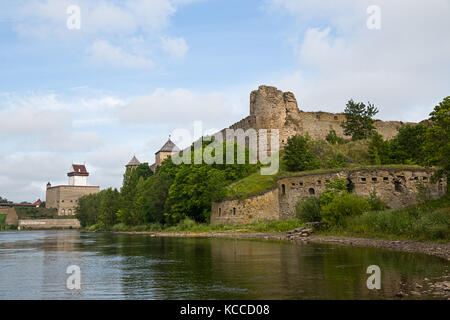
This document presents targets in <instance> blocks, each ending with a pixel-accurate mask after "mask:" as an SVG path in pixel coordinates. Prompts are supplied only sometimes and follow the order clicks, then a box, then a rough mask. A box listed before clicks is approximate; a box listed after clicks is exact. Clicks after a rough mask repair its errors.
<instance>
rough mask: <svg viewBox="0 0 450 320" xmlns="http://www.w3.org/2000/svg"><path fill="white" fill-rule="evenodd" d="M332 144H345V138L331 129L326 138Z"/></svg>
mask: <svg viewBox="0 0 450 320" xmlns="http://www.w3.org/2000/svg"><path fill="white" fill-rule="evenodd" d="M325 139H326V140H327V141H328V142H329V143H331V144H343V143H344V142H345V140H344V139H343V138H341V137H338V135H337V134H336V131H335V130H334V129H331V130H330V132H329V133H328V134H327V136H326V138H325Z"/></svg>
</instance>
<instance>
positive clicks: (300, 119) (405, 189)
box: [125, 86, 447, 224]
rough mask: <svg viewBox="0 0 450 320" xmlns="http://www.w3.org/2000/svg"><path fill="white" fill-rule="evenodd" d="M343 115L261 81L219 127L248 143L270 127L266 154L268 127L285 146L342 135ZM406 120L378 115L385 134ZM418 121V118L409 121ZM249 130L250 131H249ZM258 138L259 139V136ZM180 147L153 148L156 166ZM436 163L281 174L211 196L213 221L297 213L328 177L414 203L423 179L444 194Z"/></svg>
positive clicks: (365, 192) (392, 202)
mask: <svg viewBox="0 0 450 320" xmlns="http://www.w3.org/2000/svg"><path fill="white" fill-rule="evenodd" d="M344 120H345V115H344V114H342V113H337V114H334V113H328V112H305V111H302V110H299V108H298V105H297V100H296V98H295V96H294V94H293V93H291V92H282V91H280V90H278V89H277V88H275V87H270V86H260V87H259V88H258V90H255V91H253V92H252V93H251V94H250V115H249V116H248V117H246V118H244V119H242V120H240V121H238V122H236V123H234V124H233V125H231V126H230V127H228V128H225V129H223V130H221V131H220V133H222V135H223V137H224V138H225V139H235V136H233V137H230V136H227V129H233V130H235V131H237V130H242V131H244V132H246V134H247V139H246V140H245V144H246V145H247V146H249V140H250V139H251V138H255V135H258V130H260V129H266V130H268V142H267V146H261V145H258V148H259V149H261V148H262V149H264V150H266V151H267V154H268V155H270V153H271V145H270V131H271V130H273V129H278V132H279V146H280V149H282V148H283V147H284V146H285V145H286V143H287V140H288V138H290V137H292V136H294V135H305V134H307V133H308V134H309V136H310V137H311V138H312V139H315V140H321V139H325V138H326V136H327V134H328V133H329V132H330V130H331V129H333V130H334V131H335V132H336V134H337V135H338V136H340V137H344V138H350V137H347V136H345V135H344V132H343V129H342V127H341V123H342V122H343V121H344ZM404 124H406V123H404V122H401V121H381V120H376V121H375V123H374V125H375V128H376V130H377V132H378V133H380V134H381V135H382V136H383V137H384V138H385V139H392V138H393V137H394V136H395V135H397V132H398V128H400V127H401V126H402V125H404ZM410 124H414V123H410ZM247 130H248V132H247ZM258 143H259V142H258ZM178 152H180V149H179V148H178V147H177V146H176V145H175V144H174V143H173V142H172V141H171V140H170V138H169V140H168V141H167V142H166V143H165V144H164V146H163V147H162V148H161V149H160V150H159V151H158V152H156V153H155V163H154V164H152V165H151V166H150V168H151V169H152V171H153V172H155V171H156V168H157V167H158V166H160V165H161V163H162V162H163V161H164V160H165V159H167V158H168V157H169V156H171V155H172V154H175V153H178ZM140 164H141V163H140V162H139V160H138V159H137V158H136V157H135V156H134V157H133V158H132V159H131V161H130V162H129V163H128V164H127V165H126V166H125V167H126V168H127V170H130V169H131V170H132V169H135V168H137V167H138V166H139V165H140ZM433 173H434V170H433V169H426V168H420V167H398V168H395V167H374V168H367V169H345V170H344V169H341V170H329V171H328V172H325V173H323V172H322V173H316V174H314V173H311V172H309V173H308V172H305V173H298V174H296V175H293V176H289V177H284V178H280V179H279V180H278V181H277V183H276V185H275V187H274V188H272V189H271V190H267V191H265V192H263V193H261V194H257V195H252V196H249V197H247V198H246V199H226V200H224V201H221V202H213V203H212V206H211V224H219V223H226V224H230V223H231V224H234V223H250V222H254V221H261V220H267V219H286V218H290V217H295V204H296V203H297V201H298V200H300V199H305V198H307V197H312V196H317V195H320V193H321V192H322V191H323V190H324V189H325V188H326V185H327V183H328V182H330V181H332V180H334V179H337V178H345V179H347V180H348V181H349V185H350V186H352V190H351V191H352V192H353V193H355V194H357V195H361V196H364V197H368V196H369V195H370V193H371V192H373V190H375V191H376V194H377V196H379V197H380V198H381V199H383V200H384V201H385V202H386V203H387V204H388V206H389V207H391V208H401V207H405V206H408V205H412V204H414V203H416V199H417V195H418V190H419V185H422V186H426V187H427V188H428V190H429V193H430V196H431V197H432V198H437V197H440V196H442V195H444V193H445V190H446V185H447V181H446V179H445V178H443V179H441V180H440V181H438V182H436V183H431V176H432V175H433Z"/></svg>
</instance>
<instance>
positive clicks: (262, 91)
mask: <svg viewBox="0 0 450 320" xmlns="http://www.w3.org/2000/svg"><path fill="white" fill-rule="evenodd" d="M344 120H345V115H344V114H342V113H337V114H334V113H328V112H305V111H301V110H299V108H298V104H297V100H296V98H295V96H294V94H293V93H292V92H282V91H281V90H278V89H277V88H275V87H269V86H260V87H259V88H258V90H255V91H253V92H252V93H251V94H250V115H249V116H248V117H246V118H244V119H242V120H240V121H238V122H236V123H235V124H233V125H231V126H230V127H229V129H234V130H237V129H243V130H244V131H246V130H249V129H255V130H259V129H267V130H269V132H270V130H271V129H278V130H279V134H280V138H279V145H280V148H281V149H282V148H283V147H284V146H285V144H286V142H287V139H288V138H289V137H291V136H293V135H305V134H306V133H308V134H309V135H310V136H311V137H312V138H313V139H325V137H326V136H327V134H328V133H329V132H330V129H334V130H335V131H336V133H337V135H338V136H341V137H346V136H344V133H343V129H342V127H341V123H342V121H344ZM403 124H404V123H403V122H401V121H381V120H377V121H376V122H375V124H374V125H375V128H376V130H377V131H378V132H379V133H380V134H381V135H382V136H383V137H384V138H385V139H391V138H393V137H394V136H395V135H396V134H397V129H398V128H399V127H400V126H402V125H403ZM410 124H413V123H410ZM227 129H228V128H227ZM225 130H226V129H223V130H222V131H221V133H222V134H223V137H225ZM346 138H348V137H346ZM269 141H270V139H269ZM246 145H247V146H248V143H246ZM262 147H263V148H267V150H268V154H269V155H270V152H271V146H270V142H269V143H268V145H267V146H262Z"/></svg>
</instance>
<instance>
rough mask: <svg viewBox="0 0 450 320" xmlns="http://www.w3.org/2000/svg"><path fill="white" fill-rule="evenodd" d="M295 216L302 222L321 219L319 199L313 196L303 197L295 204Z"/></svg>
mask: <svg viewBox="0 0 450 320" xmlns="http://www.w3.org/2000/svg"><path fill="white" fill-rule="evenodd" d="M295 210H296V213H297V218H298V219H300V221H302V222H319V221H321V220H322V215H321V213H320V199H319V198H316V197H313V198H309V199H303V200H300V201H298V202H297V204H296V205H295Z"/></svg>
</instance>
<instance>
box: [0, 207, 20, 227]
mask: <svg viewBox="0 0 450 320" xmlns="http://www.w3.org/2000/svg"><path fill="white" fill-rule="evenodd" d="M0 214H5V215H6V220H5V224H6V225H8V226H10V225H17V223H18V221H19V217H18V216H17V213H16V209H14V208H2V209H0Z"/></svg>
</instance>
